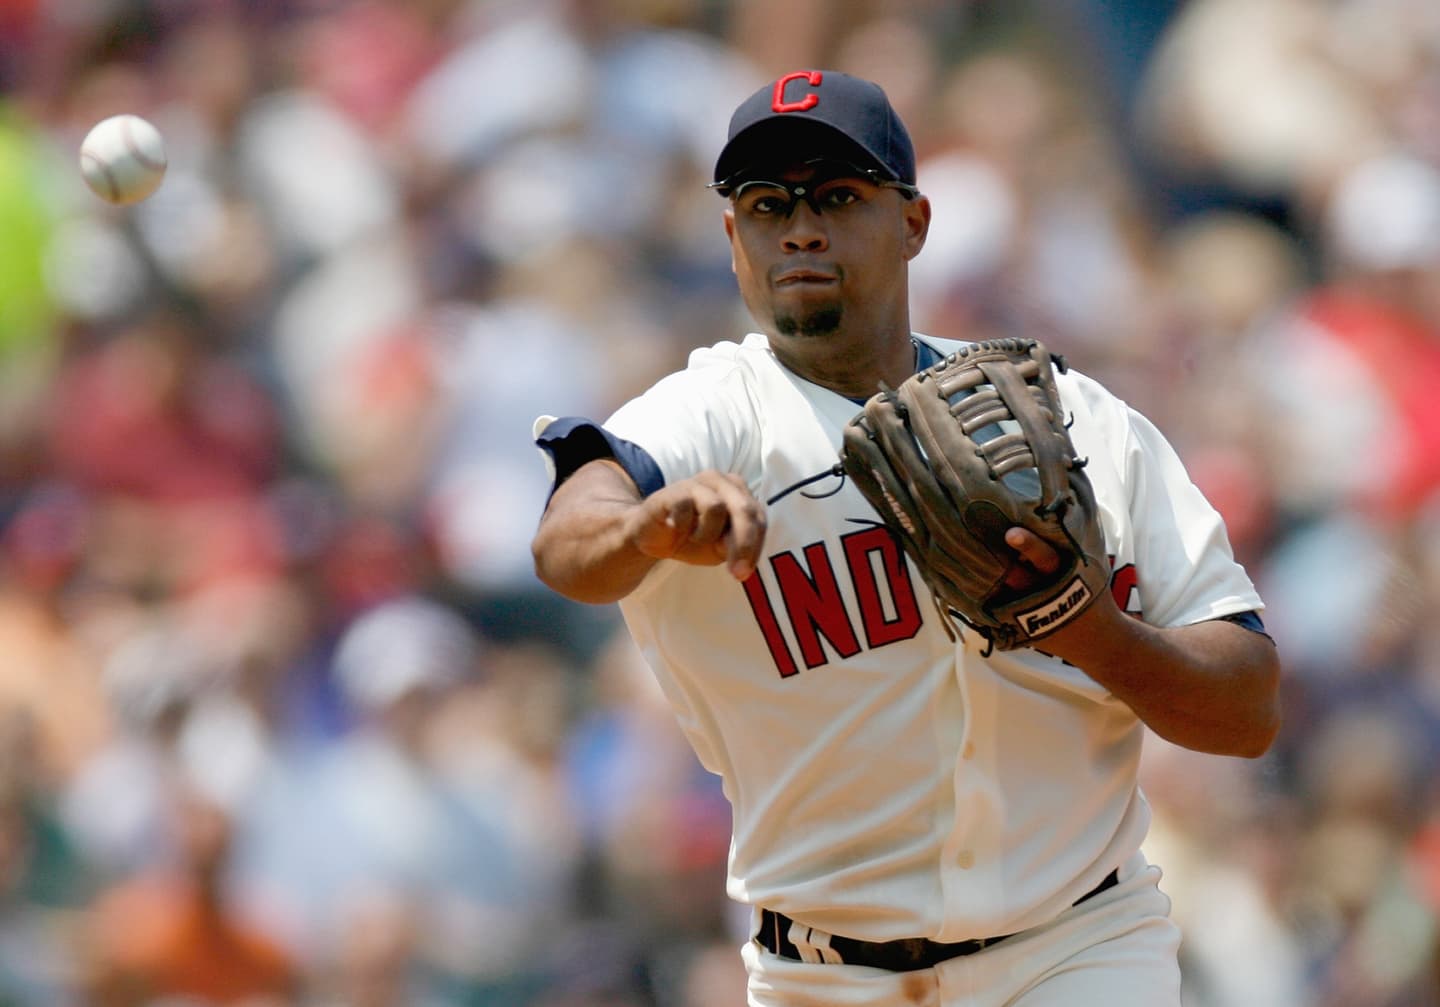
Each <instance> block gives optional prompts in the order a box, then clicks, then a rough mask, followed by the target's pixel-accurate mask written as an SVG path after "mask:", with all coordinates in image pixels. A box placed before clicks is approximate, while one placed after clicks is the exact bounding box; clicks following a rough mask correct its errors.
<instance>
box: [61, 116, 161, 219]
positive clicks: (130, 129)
mask: <svg viewBox="0 0 1440 1007" xmlns="http://www.w3.org/2000/svg"><path fill="white" fill-rule="evenodd" d="M167 164H168V160H167V158H166V156H165V141H164V140H163V139H161V137H160V131H159V130H158V129H156V128H155V127H154V126H152V125H150V123H148V122H146V121H145V120H144V119H142V118H140V117H139V116H138V115H112V116H111V117H110V118H108V119H102V120H101V121H100V122H98V123H96V124H95V127H94V128H93V129H91V130H90V132H89V133H88V134H86V136H85V142H84V143H82V144H80V173H81V174H82V175H84V176H85V184H87V185H89V186H90V188H91V189H93V190H94V192H95V194H96V195H97V196H99V197H100V198H101V199H103V200H105V201H106V202H107V203H114V204H116V205H117V206H125V205H128V204H130V203H137V202H139V201H140V200H142V199H144V198H145V197H146V196H148V195H150V194H151V193H152V192H154V191H155V189H156V188H157V187H158V186H159V185H160V180H161V179H162V178H164V177H165V167H166V165H167Z"/></svg>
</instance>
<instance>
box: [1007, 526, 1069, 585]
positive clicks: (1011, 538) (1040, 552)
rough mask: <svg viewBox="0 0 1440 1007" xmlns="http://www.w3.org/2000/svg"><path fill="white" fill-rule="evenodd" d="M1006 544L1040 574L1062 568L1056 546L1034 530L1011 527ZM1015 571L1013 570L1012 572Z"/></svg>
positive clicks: (1022, 560)
mask: <svg viewBox="0 0 1440 1007" xmlns="http://www.w3.org/2000/svg"><path fill="white" fill-rule="evenodd" d="M1005 544H1006V545H1008V546H1009V547H1010V548H1012V549H1014V550H1015V551H1016V552H1017V553H1019V555H1020V561H1021V562H1022V563H1024V564H1025V565H1026V566H1028V567H1030V568H1031V569H1032V570H1035V571H1036V572H1038V573H1040V574H1043V575H1047V576H1048V575H1049V574H1052V573H1055V572H1056V571H1057V570H1059V569H1060V554H1059V553H1058V552H1056V551H1055V547H1054V546H1052V545H1051V544H1050V543H1049V542H1046V541H1045V540H1044V539H1043V538H1041V537H1040V536H1038V535H1036V534H1035V533H1034V532H1031V531H1027V530H1026V529H1024V528H1011V529H1010V530H1009V531H1007V532H1006V533H1005ZM1015 572H1016V571H1015V570H1011V574H1014V573H1015ZM1007 582H1008V578H1007ZM1011 586H1012V587H1015V586H1021V585H1014V584H1012V585H1011Z"/></svg>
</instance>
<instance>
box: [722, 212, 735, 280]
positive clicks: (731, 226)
mask: <svg viewBox="0 0 1440 1007" xmlns="http://www.w3.org/2000/svg"><path fill="white" fill-rule="evenodd" d="M724 218H725V237H727V238H729V239H730V272H732V273H733V272H735V208H734V207H733V206H727V207H725V214H724Z"/></svg>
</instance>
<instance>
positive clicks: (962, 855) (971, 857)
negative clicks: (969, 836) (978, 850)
mask: <svg viewBox="0 0 1440 1007" xmlns="http://www.w3.org/2000/svg"><path fill="white" fill-rule="evenodd" d="M955 865H956V866H957V867H959V868H960V869H961V870H962V871H968V870H969V869H970V868H972V867H974V866H975V854H974V853H972V852H971V851H969V850H961V851H960V852H959V853H958V854H956V856H955Z"/></svg>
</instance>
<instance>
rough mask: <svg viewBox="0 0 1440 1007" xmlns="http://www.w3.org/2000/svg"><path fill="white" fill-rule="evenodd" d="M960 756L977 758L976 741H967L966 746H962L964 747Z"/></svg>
mask: <svg viewBox="0 0 1440 1007" xmlns="http://www.w3.org/2000/svg"><path fill="white" fill-rule="evenodd" d="M960 757H961V758H962V759H973V758H975V742H973V741H967V742H965V747H964V748H962V749H960Z"/></svg>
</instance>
